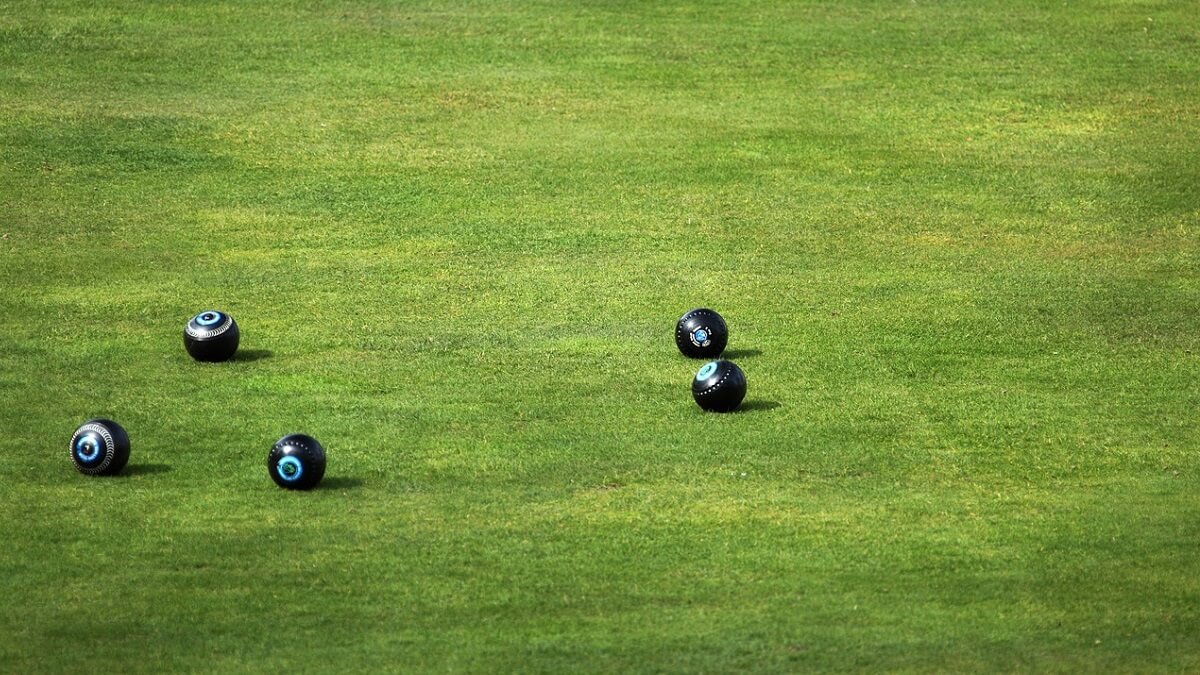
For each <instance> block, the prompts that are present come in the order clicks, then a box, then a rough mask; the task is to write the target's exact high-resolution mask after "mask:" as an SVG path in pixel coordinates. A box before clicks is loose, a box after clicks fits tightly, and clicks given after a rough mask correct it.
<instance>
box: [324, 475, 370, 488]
mask: <svg viewBox="0 0 1200 675" xmlns="http://www.w3.org/2000/svg"><path fill="white" fill-rule="evenodd" d="M364 484H365V481H364V480H363V479H361V478H354V477H352V476H333V477H332V478H326V479H325V480H323V481H321V484H320V485H319V486H318V487H320V488H321V489H323V490H353V489H354V488H360V487H362V486H363V485H364Z"/></svg>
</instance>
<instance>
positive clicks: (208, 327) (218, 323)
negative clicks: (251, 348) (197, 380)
mask: <svg viewBox="0 0 1200 675" xmlns="http://www.w3.org/2000/svg"><path fill="white" fill-rule="evenodd" d="M240 340H241V332H240V331H239V330H238V325H237V322H236V321H234V320H233V317H232V316H229V315H228V314H226V313H225V312H219V311H217V310H215V309H210V310H205V311H203V312H200V313H199V314H197V315H196V316H193V317H192V320H191V321H188V323H187V326H186V327H185V328H184V329H183V346H184V347H185V348H186V349H187V352H188V354H191V356H192V358H193V359H196V360H197V361H209V362H219V361H228V360H229V359H230V358H232V357H233V355H234V353H235V352H237V348H238V342H239V341H240Z"/></svg>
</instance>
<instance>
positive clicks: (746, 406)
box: [737, 399, 782, 412]
mask: <svg viewBox="0 0 1200 675" xmlns="http://www.w3.org/2000/svg"><path fill="white" fill-rule="evenodd" d="M780 407H782V406H781V405H780V404H779V401H764V400H761V399H756V400H753V401H744V402H743V403H742V405H740V406H738V409H737V412H758V411H760V410H774V409H776V408H780Z"/></svg>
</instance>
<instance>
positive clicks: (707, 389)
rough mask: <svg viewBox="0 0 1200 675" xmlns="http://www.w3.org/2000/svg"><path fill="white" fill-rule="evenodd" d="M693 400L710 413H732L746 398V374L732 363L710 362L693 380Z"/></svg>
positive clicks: (722, 361) (723, 361)
mask: <svg viewBox="0 0 1200 675" xmlns="http://www.w3.org/2000/svg"><path fill="white" fill-rule="evenodd" d="M692 398H694V399H696V403H697V404H698V405H699V406H700V407H701V408H704V409H705V410H707V411H709V412H722V413H723V412H732V411H733V410H736V409H737V407H738V406H739V405H741V403H742V399H744V398H746V374H745V373H743V372H742V369H741V368H738V367H737V364H735V363H734V362H732V361H725V360H721V361H709V362H708V363H706V364H704V366H703V367H702V368H700V371H699V372H697V373H696V377H695V378H693V379H692Z"/></svg>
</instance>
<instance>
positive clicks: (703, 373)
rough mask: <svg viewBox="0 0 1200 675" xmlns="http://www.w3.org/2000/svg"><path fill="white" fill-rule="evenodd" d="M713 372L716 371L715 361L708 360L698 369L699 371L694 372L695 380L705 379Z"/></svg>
mask: <svg viewBox="0 0 1200 675" xmlns="http://www.w3.org/2000/svg"><path fill="white" fill-rule="evenodd" d="M715 372H717V362H716V361H709V362H708V363H706V364H704V367H703V368H701V369H700V372H698V373H696V379H697V380H703V379H706V378H708V377H710V376H711V375H712V374H713V373H715Z"/></svg>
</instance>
